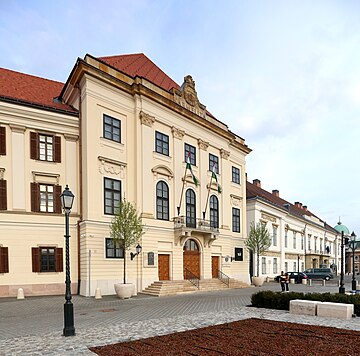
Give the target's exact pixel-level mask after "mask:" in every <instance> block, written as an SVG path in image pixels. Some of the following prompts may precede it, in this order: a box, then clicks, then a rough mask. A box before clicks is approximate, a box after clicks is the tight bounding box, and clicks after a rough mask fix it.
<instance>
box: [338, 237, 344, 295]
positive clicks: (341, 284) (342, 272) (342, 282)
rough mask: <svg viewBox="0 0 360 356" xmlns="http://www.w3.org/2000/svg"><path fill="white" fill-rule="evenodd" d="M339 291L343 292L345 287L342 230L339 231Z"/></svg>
mask: <svg viewBox="0 0 360 356" xmlns="http://www.w3.org/2000/svg"><path fill="white" fill-rule="evenodd" d="M339 293H340V294H345V287H344V231H341V272H340V287H339Z"/></svg>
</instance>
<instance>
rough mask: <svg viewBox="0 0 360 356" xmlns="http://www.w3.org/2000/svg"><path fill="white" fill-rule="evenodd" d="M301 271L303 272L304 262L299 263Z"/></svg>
mask: <svg viewBox="0 0 360 356" xmlns="http://www.w3.org/2000/svg"><path fill="white" fill-rule="evenodd" d="M301 270H302V271H304V270H305V264H304V262H301Z"/></svg>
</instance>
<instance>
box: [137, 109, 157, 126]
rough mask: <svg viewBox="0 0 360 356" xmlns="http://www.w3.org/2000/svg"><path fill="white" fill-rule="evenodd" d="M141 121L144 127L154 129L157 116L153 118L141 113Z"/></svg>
mask: <svg viewBox="0 0 360 356" xmlns="http://www.w3.org/2000/svg"><path fill="white" fill-rule="evenodd" d="M139 115H140V121H141V123H142V124H143V125H146V126H149V127H152V125H153V124H154V122H155V116H151V115H149V114H146V113H145V112H143V111H140V114H139Z"/></svg>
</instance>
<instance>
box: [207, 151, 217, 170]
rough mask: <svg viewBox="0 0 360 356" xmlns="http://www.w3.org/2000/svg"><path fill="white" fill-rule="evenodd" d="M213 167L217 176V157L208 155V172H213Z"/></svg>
mask: <svg viewBox="0 0 360 356" xmlns="http://www.w3.org/2000/svg"><path fill="white" fill-rule="evenodd" d="M214 166H215V173H216V174H219V157H218V156H215V155H213V154H211V153H209V171H213V167H214Z"/></svg>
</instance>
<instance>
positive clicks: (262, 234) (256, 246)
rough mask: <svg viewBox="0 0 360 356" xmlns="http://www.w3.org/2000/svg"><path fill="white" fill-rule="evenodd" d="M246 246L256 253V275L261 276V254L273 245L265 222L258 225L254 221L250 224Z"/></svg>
mask: <svg viewBox="0 0 360 356" xmlns="http://www.w3.org/2000/svg"><path fill="white" fill-rule="evenodd" d="M245 246H246V248H247V249H248V250H249V251H250V252H252V253H256V273H257V274H256V276H257V277H259V268H260V255H261V254H263V253H264V252H265V251H267V250H268V248H269V247H270V246H271V237H270V234H269V231H268V229H267V228H266V226H265V225H264V224H262V223H261V222H258V223H257V224H256V225H255V224H254V222H252V223H251V224H250V232H249V237H248V239H247V240H246V241H245Z"/></svg>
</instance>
